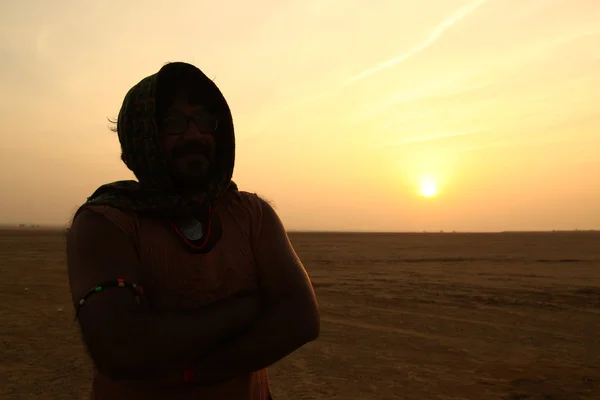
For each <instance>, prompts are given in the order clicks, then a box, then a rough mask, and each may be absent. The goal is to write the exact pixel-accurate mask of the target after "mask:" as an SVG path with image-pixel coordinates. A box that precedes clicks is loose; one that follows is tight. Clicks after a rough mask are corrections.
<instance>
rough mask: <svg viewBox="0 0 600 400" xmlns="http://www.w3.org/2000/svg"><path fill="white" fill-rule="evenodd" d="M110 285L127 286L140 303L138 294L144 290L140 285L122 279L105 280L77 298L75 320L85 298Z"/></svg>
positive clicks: (85, 300) (110, 286)
mask: <svg viewBox="0 0 600 400" xmlns="http://www.w3.org/2000/svg"><path fill="white" fill-rule="evenodd" d="M112 287H119V288H127V289H129V290H130V291H131V292H132V293H133V295H134V296H135V301H136V302H137V303H138V304H139V303H140V295H142V294H144V290H143V289H142V287H141V286H140V285H136V284H135V283H129V282H125V280H124V279H121V278H119V279H117V280H116V281H110V282H105V283H102V284H100V285H98V286H96V287H95V288H93V289H91V290H90V291H88V292H87V293H86V294H85V295H84V296H83V297H82V298H81V300H79V303H78V304H77V309H76V310H75V320H77V317H78V316H79V310H81V307H82V306H83V305H84V304H85V303H86V302H87V299H88V298H89V297H90V296H91V295H93V294H95V293H100V292H102V291H103V290H105V289H108V288H112Z"/></svg>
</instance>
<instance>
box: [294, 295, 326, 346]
mask: <svg viewBox="0 0 600 400" xmlns="http://www.w3.org/2000/svg"><path fill="white" fill-rule="evenodd" d="M291 311H292V312H293V314H292V315H294V316H295V322H296V323H295V324H294V325H295V329H296V332H297V333H298V334H299V339H300V340H301V341H302V342H303V344H304V343H308V342H312V341H314V340H316V339H317V338H318V337H319V333H320V331H321V317H320V314H319V307H318V305H317V302H316V301H315V300H314V299H308V300H301V301H297V302H296V303H295V306H294V307H293V310H291Z"/></svg>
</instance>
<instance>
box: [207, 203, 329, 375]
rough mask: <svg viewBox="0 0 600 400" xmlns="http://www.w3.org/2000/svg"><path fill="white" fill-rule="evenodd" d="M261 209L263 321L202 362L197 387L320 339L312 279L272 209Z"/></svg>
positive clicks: (258, 255) (264, 206)
mask: <svg viewBox="0 0 600 400" xmlns="http://www.w3.org/2000/svg"><path fill="white" fill-rule="evenodd" d="M261 208H262V224H261V228H260V237H259V238H258V243H257V245H256V246H255V248H256V260H257V269H258V276H259V286H260V290H261V295H262V301H263V305H262V307H261V315H260V316H259V317H258V318H256V320H255V321H254V323H253V324H252V325H251V326H250V328H249V329H248V330H246V331H244V332H243V333H241V334H239V335H238V336H237V337H236V338H234V339H231V340H229V341H227V342H226V343H224V344H222V345H221V346H219V347H217V348H216V349H214V350H213V351H211V352H210V353H209V354H207V355H206V356H203V357H202V358H201V359H200V360H199V361H198V362H197V364H196V366H197V368H196V382H197V383H198V384H213V383H216V382H220V381H224V380H227V379H229V378H232V377H234V376H236V375H238V374H242V373H247V372H252V371H258V370H260V369H263V368H266V367H268V366H270V365H271V364H274V363H275V362H277V361H279V360H280V359H282V358H284V357H285V356H287V355H288V354H290V353H292V352H294V351H295V350H297V349H298V348H300V347H302V346H303V345H305V344H306V343H308V342H310V341H313V340H315V339H316V338H317V337H318V335H319V329H320V320H319V311H318V306H317V300H316V297H315V293H314V291H313V287H312V284H311V281H310V279H309V277H308V274H307V273H306V270H305V269H304V266H303V265H302V262H301V261H300V259H299V258H298V256H297V255H296V252H295V251H294V249H293V247H292V244H291V243H290V241H289V238H288V236H287V233H286V232H285V229H284V227H283V225H282V223H281V220H280V219H279V217H278V216H277V214H276V213H275V211H274V210H273V208H272V207H271V206H270V205H269V204H268V203H266V202H265V201H262V200H261Z"/></svg>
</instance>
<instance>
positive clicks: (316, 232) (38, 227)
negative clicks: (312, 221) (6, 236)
mask: <svg viewBox="0 0 600 400" xmlns="http://www.w3.org/2000/svg"><path fill="white" fill-rule="evenodd" d="M66 230H68V226H66V225H65V226H51V225H47V226H44V225H0V231H4V232H13V231H19V232H31V231H38V232H39V231H46V232H49V231H51V232H57V231H63V232H64V231H66ZM287 232H288V233H289V234H292V235H294V234H311V235H319V234H323V235H331V234H335V235H465V234H467V235H472V234H482V235H493V234H510V235H513V234H565V233H568V234H585V233H600V229H573V230H558V229H557V230H551V231H535V230H532V231H525V230H523V231H339V230H338V231H335V230H331V231H325V230H323V231H319V230H295V229H290V230H288V231H287Z"/></svg>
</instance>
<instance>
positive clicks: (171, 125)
mask: <svg viewBox="0 0 600 400" xmlns="http://www.w3.org/2000/svg"><path fill="white" fill-rule="evenodd" d="M190 121H193V122H194V125H196V129H198V131H200V132H202V133H214V132H216V130H217V128H218V127H219V120H217V119H216V118H214V117H210V116H207V115H197V116H195V117H187V116H177V117H167V118H165V119H163V120H162V122H161V129H162V130H163V131H164V132H165V133H166V134H167V135H181V134H182V133H184V132H185V131H186V130H187V128H188V126H189V123H190Z"/></svg>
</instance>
